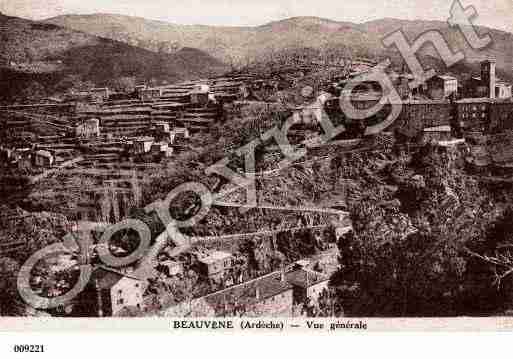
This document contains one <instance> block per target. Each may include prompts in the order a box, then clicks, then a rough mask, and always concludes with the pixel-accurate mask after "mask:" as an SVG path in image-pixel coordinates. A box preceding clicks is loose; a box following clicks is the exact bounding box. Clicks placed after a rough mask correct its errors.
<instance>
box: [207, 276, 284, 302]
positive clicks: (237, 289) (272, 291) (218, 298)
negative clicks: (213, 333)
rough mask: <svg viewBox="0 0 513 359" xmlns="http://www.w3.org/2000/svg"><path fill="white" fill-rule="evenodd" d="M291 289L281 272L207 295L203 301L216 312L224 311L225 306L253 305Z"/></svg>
mask: <svg viewBox="0 0 513 359" xmlns="http://www.w3.org/2000/svg"><path fill="white" fill-rule="evenodd" d="M291 289H292V285H291V284H290V283H289V282H288V281H287V280H282V278H281V272H274V273H271V274H268V275H265V276H263V277H260V278H257V279H254V280H251V281H248V282H245V283H242V284H240V285H236V286H234V287H230V288H227V289H224V290H221V291H219V292H216V293H213V294H210V295H207V296H205V297H203V299H204V300H205V301H206V302H207V303H208V304H209V305H210V306H212V308H214V309H215V310H222V308H224V306H225V304H231V305H233V304H237V305H251V304H255V303H258V302H261V301H262V300H264V299H266V298H271V297H274V296H276V295H278V294H281V293H283V292H285V291H288V290H291ZM257 291H258V292H259V293H258V298H257Z"/></svg>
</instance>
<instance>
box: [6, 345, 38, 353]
mask: <svg viewBox="0 0 513 359" xmlns="http://www.w3.org/2000/svg"><path fill="white" fill-rule="evenodd" d="M13 349H14V352H15V353H44V351H45V347H44V345H29V344H22V345H19V344H16V345H14V348H13Z"/></svg>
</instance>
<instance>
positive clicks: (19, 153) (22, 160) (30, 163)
mask: <svg viewBox="0 0 513 359" xmlns="http://www.w3.org/2000/svg"><path fill="white" fill-rule="evenodd" d="M0 158H1V159H2V160H3V161H4V163H8V164H9V165H12V166H17V167H18V168H19V169H21V170H29V169H31V168H32V167H39V168H49V167H51V166H52V165H53V164H54V163H55V157H54V155H53V154H52V153H51V152H50V151H47V150H42V149H40V150H36V149H34V148H32V147H23V148H9V147H5V146H3V145H2V146H0Z"/></svg>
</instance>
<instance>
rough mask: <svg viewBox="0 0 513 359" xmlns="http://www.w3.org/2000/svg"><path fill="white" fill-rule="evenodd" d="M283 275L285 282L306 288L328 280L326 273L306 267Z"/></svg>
mask: <svg viewBox="0 0 513 359" xmlns="http://www.w3.org/2000/svg"><path fill="white" fill-rule="evenodd" d="M285 277H286V279H287V282H289V283H291V284H293V285H295V286H298V287H302V288H307V287H310V286H312V285H314V284H317V283H320V282H324V281H327V280H329V277H328V276H327V275H325V274H322V273H319V272H315V271H312V270H308V269H299V270H296V271H293V272H289V273H287V274H286V275H285Z"/></svg>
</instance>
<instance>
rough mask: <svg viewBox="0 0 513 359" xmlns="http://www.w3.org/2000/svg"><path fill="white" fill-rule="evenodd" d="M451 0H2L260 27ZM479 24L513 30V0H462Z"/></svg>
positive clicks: (417, 8)
mask: <svg viewBox="0 0 513 359" xmlns="http://www.w3.org/2000/svg"><path fill="white" fill-rule="evenodd" d="M451 4H452V0H431V1H429V0H254V1H253V0H115V1H114V0H0V11H2V12H4V13H6V14H8V15H14V16H20V17H25V18H31V19H43V18H48V17H52V16H56V15H62V14H72V13H73V14H90V13H97V12H101V13H117V14H125V15H135V16H141V17H146V18H150V19H156V20H163V21H168V22H173V23H180V24H208V25H261V24H264V23H266V22H269V21H273V20H279V19H283V18H285V17H293V16H319V17H326V18H330V19H333V20H342V21H352V22H363V21H367V20H373V19H377V18H382V17H395V18H402V19H410V20H414V19H426V20H444V21H445V20H447V18H448V17H449V9H450V7H451ZM462 4H463V5H464V6H468V5H474V6H475V7H476V9H477V10H478V13H479V18H478V20H477V21H476V22H477V23H478V24H479V25H486V26H490V27H493V28H497V29H501V30H507V31H510V32H513V0H462Z"/></svg>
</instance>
